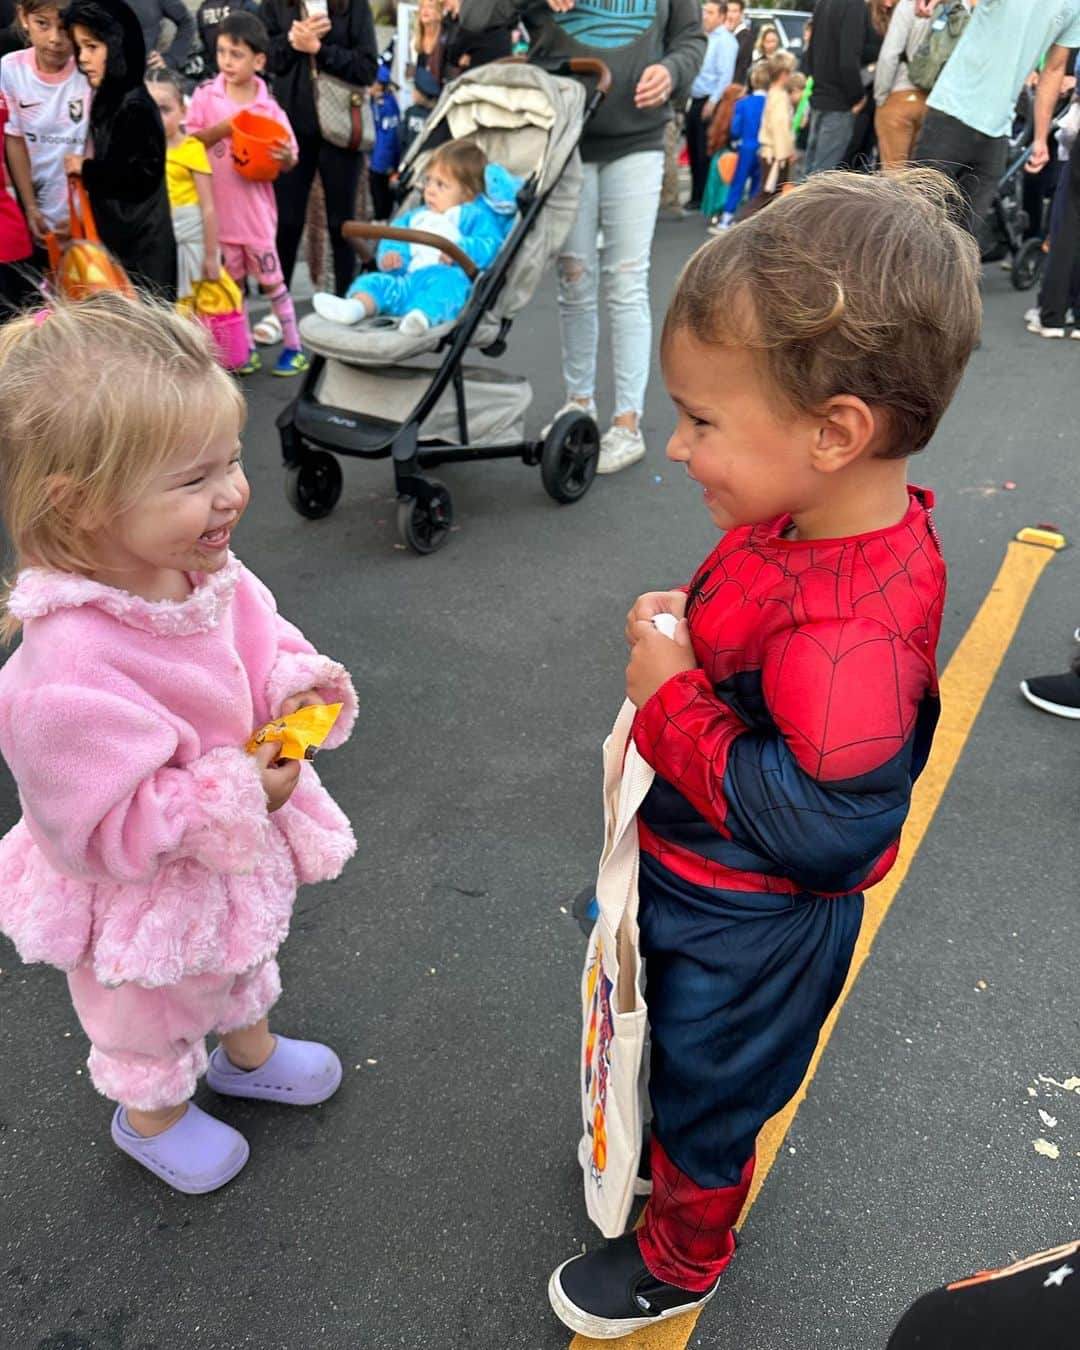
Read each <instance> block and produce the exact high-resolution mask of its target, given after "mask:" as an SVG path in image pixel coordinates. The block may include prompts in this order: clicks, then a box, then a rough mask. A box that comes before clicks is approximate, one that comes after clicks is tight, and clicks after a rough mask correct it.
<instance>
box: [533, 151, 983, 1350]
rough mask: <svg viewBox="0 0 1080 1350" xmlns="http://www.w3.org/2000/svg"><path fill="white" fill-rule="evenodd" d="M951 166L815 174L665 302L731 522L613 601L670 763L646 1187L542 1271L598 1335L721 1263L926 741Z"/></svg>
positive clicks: (688, 274) (631, 682) (968, 283)
mask: <svg viewBox="0 0 1080 1350" xmlns="http://www.w3.org/2000/svg"><path fill="white" fill-rule="evenodd" d="M943 183H944V180H943V179H940V178H939V176H938V175H936V174H933V173H927V172H926V171H925V170H914V171H910V172H908V173H904V174H896V175H890V176H888V177H871V176H864V175H857V176H856V175H851V174H824V175H820V176H816V177H814V178H812V179H811V180H809V181H808V182H807V183H806V184H804V185H803V186H801V187H799V188H798V189H797V190H796V191H794V192H792V193H790V194H787V195H786V196H785V197H783V198H782V199H781V200H779V201H778V202H776V203H775V204H773V205H771V206H770V207H769V209H768V210H767V211H763V212H761V213H760V214H759V215H757V216H755V217H753V218H752V219H750V220H748V221H746V222H745V223H744V224H742V225H739V226H737V227H736V228H735V229H734V230H732V231H730V232H728V233H727V234H725V235H724V236H722V237H721V238H718V239H716V240H715V241H713V242H711V243H709V244H707V245H706V246H705V247H704V248H703V249H702V250H700V251H699V252H698V253H697V254H696V255H695V256H694V257H693V258H692V259H691V261H690V262H689V264H688V265H687V267H686V270H685V271H684V273H683V276H682V278H681V280H680V282H679V285H678V287H677V289H676V292H675V296H674V298H673V300H672V304H671V308H670V310H669V312H668V316H667V322H666V325H665V329H664V336H663V343H662V349H661V355H662V361H663V368H664V378H665V381H666V384H667V387H668V392H669V393H670V395H671V398H672V401H673V402H674V404H675V407H676V409H677V411H678V422H677V425H676V428H675V432H674V434H673V435H672V438H671V441H670V443H669V445H668V448H667V456H668V458H669V459H670V460H672V461H674V462H676V463H682V464H685V466H686V470H687V473H688V474H689V476H690V478H691V479H692V480H693V481H694V482H695V483H696V484H697V485H698V486H699V490H700V491H701V493H702V498H703V501H704V505H705V507H706V509H707V510H708V512H709V514H710V516H711V517H712V519H713V522H714V523H715V524H716V526H717V527H718V528H719V529H721V530H723V531H725V532H726V533H725V534H724V535H723V537H722V539H721V540H720V543H719V544H718V545H717V547H716V548H715V549H714V550H713V552H712V553H711V554H710V555H709V557H708V558H707V559H706V560H705V562H704V563H703V564H702V566H701V567H700V568H699V569H698V571H697V573H696V574H695V575H694V578H693V581H692V583H691V585H690V586H689V588H688V589H687V588H684V589H681V590H677V591H659V592H651V593H649V594H647V595H643V596H641V597H640V598H639V599H638V601H637V602H636V604H635V605H634V607H633V608H632V609H631V611H630V614H629V616H628V618H627V639H628V641H629V643H630V647H631V655H630V664H629V666H628V667H627V672H626V686H627V693H628V695H629V697H630V698H631V699H632V701H633V702H634V703H635V704H636V706H637V707H638V709H639V712H638V716H637V719H636V721H635V724H634V742H635V744H636V746H637V748H638V750H639V751H640V753H641V754H642V755H643V756H644V757H645V759H646V760H648V762H649V763H650V764H651V765H652V766H653V768H654V769H655V771H656V779H655V783H654V785H653V787H652V789H651V791H650V793H649V795H648V796H647V798H646V799H645V802H644V803H643V805H642V807H641V810H640V812H639V815H638V835H639V843H640V848H641V869H640V884H639V890H640V912H639V923H640V926H641V947H642V953H643V955H644V957H645V970H646V981H647V987H646V999H647V1002H648V1006H649V1026H650V1033H651V1041H652V1057H651V1063H650V1075H649V1091H650V1096H651V1100H652V1109H653V1121H652V1142H651V1167H652V1195H651V1198H650V1200H649V1203H648V1206H647V1208H646V1211H645V1215H644V1222H643V1224H642V1226H641V1228H640V1229H638V1230H637V1231H636V1232H630V1233H626V1234H624V1235H623V1236H622V1237H620V1238H617V1239H616V1240H615V1241H614V1242H611V1243H609V1244H608V1246H607V1247H606V1248H604V1249H603V1250H600V1251H595V1252H590V1253H588V1254H587V1255H584V1256H578V1257H575V1258H573V1259H572V1260H570V1261H568V1262H566V1263H565V1264H564V1265H562V1266H560V1267H559V1269H558V1270H556V1272H555V1273H554V1275H553V1276H552V1278H551V1283H550V1286H549V1294H550V1297H551V1302H552V1306H553V1308H554V1309H555V1311H556V1313H557V1314H558V1315H559V1317H561V1318H562V1320H563V1321H564V1322H565V1323H567V1325H569V1326H571V1327H572V1328H574V1329H575V1330H577V1331H581V1332H583V1333H585V1334H587V1335H591V1336H595V1337H601V1338H604V1337H615V1336H621V1335H625V1334H627V1333H628V1332H631V1331H634V1330H636V1329H637V1328H640V1327H644V1326H648V1325H651V1324H652V1323H654V1322H656V1321H658V1320H659V1319H661V1318H664V1317H669V1316H673V1315H675V1314H676V1313H681V1312H685V1311H687V1310H690V1309H694V1308H697V1307H700V1306H701V1304H703V1303H704V1302H705V1301H706V1300H707V1299H709V1298H710V1297H712V1295H713V1294H714V1293H715V1292H716V1289H717V1286H718V1283H719V1276H720V1273H721V1271H723V1269H724V1268H725V1266H726V1265H727V1264H728V1262H729V1261H730V1260H731V1257H732V1254H733V1252H734V1250H735V1238H734V1233H733V1226H734V1224H735V1223H736V1221H737V1219H738V1217H739V1212H740V1210H741V1209H742V1206H743V1203H744V1202H745V1200H746V1196H747V1192H748V1190H749V1187H750V1181H751V1177H752V1175H753V1170H754V1146H755V1138H756V1136H757V1133H758V1131H759V1130H760V1128H761V1126H762V1125H763V1124H764V1123H765V1121H766V1120H767V1119H768V1118H769V1117H770V1116H771V1115H773V1114H774V1113H775V1112H776V1111H778V1110H779V1109H780V1108H781V1107H782V1106H783V1105H784V1103H785V1102H786V1101H788V1099H789V1098H790V1097H791V1096H792V1094H793V1093H794V1092H795V1090H796V1088H797V1087H798V1085H799V1083H800V1081H801V1080H802V1077H803V1075H804V1073H805V1071H806V1068H807V1066H808V1064H809V1061H810V1057H811V1055H812V1053H813V1050H814V1046H815V1044H816V1042H817V1038H818V1033H819V1031H820V1030H821V1026H822V1023H823V1022H824V1020H825V1017H826V1015H827V1014H828V1012H829V1009H830V1008H831V1007H832V1005H833V1003H834V1002H835V1000H836V998H837V996H838V994H839V993H840V990H841V987H842V986H843V983H844V979H845V977H846V975H847V971H848V966H849V963H850V960H851V955H852V951H853V949H854V946H855V939H856V937H857V935H858V931H859V924H860V921H861V918H862V903H863V902H862V891H863V890H864V888H865V887H867V886H871V885H873V884H874V883H875V882H877V881H880V880H881V878H882V877H883V876H884V875H885V874H886V873H887V872H888V870H889V868H890V867H891V866H892V864H893V861H894V859H895V857H896V852H897V845H898V839H899V834H900V829H901V826H902V825H903V822H904V818H905V816H906V814H907V810H908V805H909V800H910V796H911V788H912V784H913V782H914V780H915V779H916V778H917V777H918V775H919V773H920V771H921V770H922V768H923V766H924V765H925V763H926V759H927V755H928V753H929V750H930V743H931V739H932V737H933V732H934V726H935V723H936V722H937V716H938V685H937V672H936V667H935V647H936V644H937V638H938V632H939V628H940V624H941V614H942V604H943V600H944V594H945V566H944V563H943V561H942V558H941V553H940V550H939V546H938V540H937V536H936V534H935V531H934V526H933V522H932V519H931V515H930V508H931V505H932V501H933V499H932V497H931V495H930V493H929V492H926V491H924V490H922V489H919V488H913V487H909V486H908V483H907V473H906V460H907V456H908V455H909V454H911V453H913V452H915V451H917V450H921V449H922V448H923V447H924V446H925V445H926V443H927V442H928V441H929V439H930V437H931V435H932V434H933V432H934V429H935V427H936V426H937V423H938V420H939V419H940V417H941V415H942V413H943V412H944V411H945V409H946V407H948V404H949V402H950V400H951V398H952V395H953V393H954V391H955V389H956V386H957V384H958V382H959V380H960V376H961V374H962V372H963V369H964V366H965V364H966V363H967V359H968V357H969V356H970V354H971V351H972V349H973V347H974V345H975V343H976V341H977V338H978V332H979V325H980V304H979V295H978V285H977V277H978V270H979V260H978V255H977V252H976V250H975V249H974V247H973V246H972V244H971V240H970V238H969V236H968V235H967V234H966V232H965V231H964V230H963V229H962V228H960V226H959V225H957V224H956V223H955V221H954V219H953V218H952V216H953V212H954V211H955V209H956V206H955V203H952V202H951V201H950V199H949V196H948V193H949V189H948V187H947V186H942V185H943ZM662 612H666V613H670V614H673V615H675V616H676V617H677V618H678V619H679V624H678V628H677V629H676V634H675V640H674V641H672V640H671V639H669V638H666V637H665V636H663V634H662V633H660V632H659V631H658V630H657V629H656V627H655V626H654V624H653V623H652V619H653V617H654V616H655V615H656V614H658V613H662Z"/></svg>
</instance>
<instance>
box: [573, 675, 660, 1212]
mask: <svg viewBox="0 0 1080 1350" xmlns="http://www.w3.org/2000/svg"><path fill="white" fill-rule="evenodd" d="M635 712H636V709H635V707H634V705H633V704H632V703H631V702H630V701H629V699H627V701H626V702H625V703H624V704H623V706H622V709H621V711H620V712H619V715H618V717H617V718H616V720H615V726H614V728H613V730H612V732H611V735H610V736H609V737H608V738H607V740H606V741H605V742H604V850H603V853H602V854H601V856H600V869H599V873H598V875H597V881H596V895H597V900H598V902H599V908H600V917H599V919H598V920H597V923H596V925H595V927H594V928H593V931H592V935H591V936H590V938H589V946H588V951H587V952H586V956H585V969H584V971H583V973H582V977H581V1006H582V1028H581V1114H582V1120H583V1123H584V1126H585V1133H584V1136H583V1137H582V1140H581V1146H580V1148H579V1151H578V1157H579V1159H580V1161H581V1164H582V1168H583V1170H584V1174H585V1205H586V1208H587V1209H588V1212H589V1218H590V1219H592V1221H593V1223H595V1224H596V1226H597V1227H598V1228H599V1229H600V1231H601V1232H602V1233H603V1234H604V1236H605V1237H609V1238H612V1237H618V1236H619V1234H620V1233H623V1232H625V1231H626V1224H627V1220H628V1218H629V1215H630V1207H631V1205H632V1204H633V1199H634V1179H635V1177H636V1176H637V1169H638V1160H639V1155H640V1153H641V1130H642V1100H641V1092H640V1090H639V1082H640V1078H641V1072H642V1052H643V1047H644V1043H645V1030H646V1009H645V999H644V995H643V979H642V967H641V953H640V950H639V941H638V923H637V913H638V839H637V810H638V807H639V806H640V805H641V803H642V801H643V800H644V798H645V794H646V793H647V792H648V790H649V788H650V786H651V785H652V781H653V771H652V769H651V768H650V767H649V765H648V764H647V763H646V762H645V760H643V759H642V757H641V756H640V755H639V754H638V752H637V749H636V747H635V746H634V743H633V740H632V738H631V736H630V730H631V726H632V724H633V721H634V714H635Z"/></svg>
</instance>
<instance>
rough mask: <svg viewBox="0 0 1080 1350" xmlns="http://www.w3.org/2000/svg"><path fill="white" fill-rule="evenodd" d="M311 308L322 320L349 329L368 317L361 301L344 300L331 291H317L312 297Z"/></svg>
mask: <svg viewBox="0 0 1080 1350" xmlns="http://www.w3.org/2000/svg"><path fill="white" fill-rule="evenodd" d="M311 307H312V309H314V311H315V313H316V314H317V315H318V316H319V318H320V319H327V320H329V322H330V323H343V324H346V325H347V326H349V327H351V326H352V325H353V324H354V323H359V322H360V320H361V319H363V318H365V317H366V316H367V310H366V309H365V308H364V306H363V305H362V304H361V303H360V301H359V300H343V299H342V298H341V296H340V295H331V294H330V292H329V291H316V292H315V294H314V295H313V296H312V297H311Z"/></svg>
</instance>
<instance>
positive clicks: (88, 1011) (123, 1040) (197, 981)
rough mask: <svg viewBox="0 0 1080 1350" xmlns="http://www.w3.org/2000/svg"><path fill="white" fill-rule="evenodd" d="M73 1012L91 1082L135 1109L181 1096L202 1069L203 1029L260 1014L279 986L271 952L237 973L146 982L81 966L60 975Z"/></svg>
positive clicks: (173, 1102) (242, 1022) (235, 1027)
mask: <svg viewBox="0 0 1080 1350" xmlns="http://www.w3.org/2000/svg"><path fill="white" fill-rule="evenodd" d="M68 987H69V988H70V990H71V1001H72V1003H73V1004H74V1005H75V1012H76V1015H77V1016H78V1018H79V1021H80V1022H81V1023H82V1028H83V1030H84V1031H85V1032H86V1034H87V1036H89V1038H90V1041H91V1048H90V1058H89V1059H88V1060H87V1066H88V1068H89V1069H90V1078H91V1080H92V1082H93V1084H94V1086H95V1087H96V1088H97V1090H98V1091H99V1092H100V1093H102V1094H103V1095H104V1096H106V1097H110V1098H112V1100H113V1101H115V1102H120V1103H121V1105H123V1106H131V1107H134V1108H135V1110H136V1111H160V1110H162V1109H163V1108H165V1107H168V1106H178V1105H179V1104H180V1103H181V1102H186V1101H187V1099H188V1098H189V1097H190V1096H191V1094H192V1093H193V1092H194V1091H195V1084H196V1082H197V1081H198V1079H199V1075H200V1074H201V1073H203V1072H204V1070H205V1069H206V1036H207V1034H208V1033H209V1032H217V1033H218V1034H219V1035H220V1034H221V1033H222V1032H226V1031H239V1030H241V1029H242V1028H243V1027H250V1026H253V1025H254V1024H255V1023H256V1022H258V1021H259V1020H260V1018H262V1017H265V1016H266V1014H267V1012H268V1011H269V1010H270V1008H271V1007H273V1005H274V1003H275V1002H276V1001H277V999H278V996H279V995H280V993H281V977H280V975H279V973H278V964H277V962H276V961H274V960H269V961H264V962H263V963H262V965H259V966H255V967H254V969H252V970H249V971H246V972H245V973H244V974H243V975H191V976H189V977H188V978H187V979H184V980H181V981H180V982H179V983H178V984H169V985H164V986H162V987H161V988H157V989H147V988H146V987H145V986H143V985H141V984H121V985H118V986H117V987H116V988H115V989H109V988H107V987H106V986H105V985H103V984H100V983H99V982H98V981H97V980H96V979H95V978H94V973H93V971H92V969H91V968H90V967H89V966H79V967H78V969H76V970H73V971H71V973H70V974H69V975H68Z"/></svg>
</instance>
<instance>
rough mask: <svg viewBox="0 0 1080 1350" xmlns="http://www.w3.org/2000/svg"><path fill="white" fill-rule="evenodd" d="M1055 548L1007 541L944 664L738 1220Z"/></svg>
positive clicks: (576, 1348)
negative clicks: (932, 715) (815, 1035)
mask: <svg viewBox="0 0 1080 1350" xmlns="http://www.w3.org/2000/svg"><path fill="white" fill-rule="evenodd" d="M1054 547H1055V545H1053V544H1051V545H1049V546H1047V547H1039V546H1038V545H1036V544H1031V543H1018V542H1015V541H1014V542H1012V543H1010V544H1009V547H1008V551H1007V553H1006V555H1005V560H1004V561H1003V562H1002V564H1001V570H1000V571H999V572H998V574H997V577H996V578H995V580H994V584H993V585H992V586H991V587H990V591H989V594H988V595H987V597H986V599H985V600H984V601H983V603H982V605H981V607H980V608H979V612H978V613H977V614H976V615H975V618H974V620H973V621H972V624H971V627H970V628H969V629H968V630H967V632H966V633H965V634H964V636H963V638H962V639H961V641H960V645H959V646H958V647H957V648H956V651H955V652H953V656H952V660H951V661H950V662H949V664H948V666H947V667H946V668H945V672H944V674H943V675H942V677H941V704H942V713H941V720H940V722H939V723H938V727H937V731H936V733H935V735H934V748H933V751H932V753H931V755H930V760H929V762H928V764H927V766H926V768H925V769H924V770H923V772H922V774H921V776H920V778H919V781H918V783H917V784H916V785H915V791H914V793H913V794H912V799H911V811H910V813H909V815H908V818H907V823H906V824H905V826H904V833H903V837H902V839H901V841H900V852H899V854H898V856H897V859H896V864H895V865H894V867H893V869H892V871H891V872H890V873H889V875H888V876H887V877H886V878H885V880H884V881H882V882H881V883H880V884H879V885H877V886H875V887H874V888H873V889H872V890H870V891H867V893H866V910H865V915H864V918H863V923H862V930H861V932H860V933H859V940H858V942H857V943H856V946H855V954H854V956H853V957H852V960H851V970H850V972H849V973H848V978H847V983H846V984H845V985H844V988H843V991H842V993H841V994H840V997H839V999H837V1001H836V1006H835V1007H834V1008H833V1010H832V1012H831V1013H830V1014H829V1016H828V1018H827V1020H826V1022H825V1025H824V1026H823V1027H822V1030H821V1036H820V1038H819V1040H818V1046H817V1049H816V1050H815V1052H814V1057H813V1059H812V1060H811V1061H810V1067H809V1068H808V1069H807V1071H806V1077H805V1078H804V1079H803V1081H802V1083H801V1085H800V1087H799V1090H798V1091H797V1092H796V1093H795V1096H794V1097H792V1099H791V1101H790V1102H788V1104H787V1106H785V1107H784V1109H783V1110H782V1111H781V1112H779V1113H778V1114H777V1115H775V1116H773V1118H772V1119H771V1120H770V1121H768V1122H767V1123H766V1125H765V1128H764V1129H763V1130H762V1131H761V1134H760V1135H759V1136H758V1147H757V1168H756V1170H755V1173H754V1184H753V1186H752V1187H751V1188H750V1194H749V1196H748V1197H747V1200H746V1205H745V1207H744V1209H743V1212H742V1217H741V1219H740V1223H742V1222H745V1220H746V1216H747V1214H748V1213H749V1212H750V1207H751V1205H752V1204H753V1203H754V1201H755V1200H756V1199H757V1197H758V1195H759V1193H760V1191H761V1188H762V1186H763V1185H764V1184H765V1178H766V1177H767V1176H768V1175H769V1171H770V1170H771V1168H772V1165H773V1163H774V1162H775V1160H776V1155H777V1153H778V1152H779V1151H780V1146H781V1144H782V1143H783V1142H784V1136H785V1135H786V1134H787V1132H788V1129H789V1128H790V1126H791V1122H792V1120H793V1119H794V1118H795V1113H796V1111H798V1109H799V1107H800V1106H801V1105H802V1102H803V1099H804V1098H805V1096H806V1092H807V1088H808V1087H809V1086H810V1080H811V1079H812V1078H813V1076H814V1074H815V1073H816V1072H817V1066H818V1063H819V1062H820V1060H821V1055H822V1052H823V1051H824V1049H825V1046H826V1045H827V1044H828V1042H829V1037H830V1036H831V1035H832V1033H833V1028H834V1027H835V1025H836V1019H837V1017H838V1016H839V1014H840V1009H841V1008H842V1007H843V1005H844V1001H845V1000H846V998H847V996H848V994H849V993H850V992H851V988H852V986H853V985H854V983H855V981H856V979H857V978H858V975H859V971H860V970H861V969H862V966H863V962H864V961H865V960H866V958H867V957H868V956H869V954H870V948H871V946H872V945H873V941H874V938H875V937H876V936H877V931H878V929H879V928H880V927H881V924H882V921H883V920H884V918H885V915H886V914H887V913H888V912H889V906H890V905H891V904H892V902H893V900H894V899H895V898H896V893H897V891H899V889H900V887H901V886H902V885H903V882H904V878H905V877H906V876H907V873H908V869H909V868H910V867H911V864H912V862H913V861H914V858H915V854H916V853H917V852H918V850H919V845H920V844H921V843H922V841H923V839H924V838H925V837H926V833H927V831H928V830H929V828H930V823H931V821H932V820H933V819H934V814H935V812H936V811H937V809H938V807H939V805H940V804H941V799H942V797H943V796H944V795H945V789H946V788H947V787H948V785H949V779H950V778H951V777H952V775H953V770H954V769H955V768H956V765H957V763H958V761H959V759H960V756H961V754H962V753H963V749H964V746H965V745H966V744H967V739H968V736H969V735H970V734H971V729H972V727H973V726H974V725H975V719H976V717H978V715H979V709H980V708H981V707H982V705H983V701H984V700H985V698H986V695H987V693H988V692H989V690H990V686H991V685H992V684H993V682H994V676H995V675H996V674H997V671H998V667H999V666H1000V665H1001V662H1002V659H1003V658H1004V656H1005V653H1006V652H1007V651H1008V649H1009V644H1010V643H1011V642H1012V639H1013V634H1014V633H1015V632H1016V627H1017V625H1018V624H1019V622H1020V618H1021V616H1022V615H1023V613H1024V609H1025V607H1026V606H1027V602H1028V600H1029V599H1030V598H1031V594H1032V592H1033V591H1034V589H1035V584H1036V582H1037V581H1038V580H1039V577H1040V576H1041V575H1042V572H1043V568H1044V567H1046V565H1047V563H1048V562H1049V561H1050V559H1051V558H1052V557H1053V556H1054ZM697 1319H698V1314H697V1313H688V1314H687V1315H686V1316H685V1317H677V1318H674V1319H673V1320H672V1321H670V1322H664V1323H661V1324H659V1325H657V1326H653V1327H648V1328H647V1329H646V1330H644V1331H638V1332H634V1333H633V1334H632V1335H630V1336H623V1337H621V1338H620V1339H619V1340H615V1341H597V1340H593V1338H592V1337H591V1336H575V1337H574V1339H573V1340H572V1341H571V1342H570V1350H604V1348H605V1347H621V1350H685V1347H686V1343H687V1342H688V1341H689V1339H690V1336H691V1333H692V1332H693V1330H694V1326H695V1324H696V1323H697Z"/></svg>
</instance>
